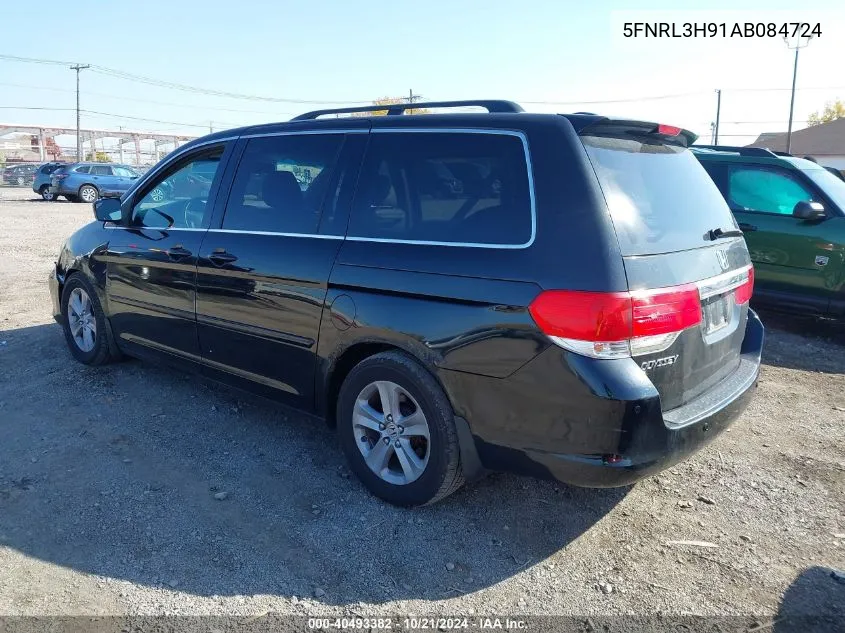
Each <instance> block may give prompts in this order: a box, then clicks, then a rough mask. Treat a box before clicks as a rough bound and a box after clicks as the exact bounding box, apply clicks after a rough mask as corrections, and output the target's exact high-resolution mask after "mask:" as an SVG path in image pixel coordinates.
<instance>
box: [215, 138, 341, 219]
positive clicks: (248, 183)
mask: <svg viewBox="0 0 845 633" xmlns="http://www.w3.org/2000/svg"><path fill="white" fill-rule="evenodd" d="M342 144H343V135H342V134H303V135H300V136H296V135H282V136H266V137H261V138H253V139H250V140H249V143H248V144H247V146H246V149H245V150H244V154H243V157H242V158H241V162H240V164H239V165H238V171H237V172H236V173H235V178H234V180H233V181H232V192H231V194H230V195H229V201H228V203H227V205H226V214H225V215H224V216H223V228H224V229H232V230H241V231H267V232H271V233H306V234H311V233H316V232H317V225H318V223H319V221H320V209H321V207H322V205H323V200H324V198H325V197H326V193H327V191H328V189H329V183H330V182H331V181H332V174H333V172H334V169H335V165H336V163H337V157H338V152H339V151H340V147H341V145H342Z"/></svg>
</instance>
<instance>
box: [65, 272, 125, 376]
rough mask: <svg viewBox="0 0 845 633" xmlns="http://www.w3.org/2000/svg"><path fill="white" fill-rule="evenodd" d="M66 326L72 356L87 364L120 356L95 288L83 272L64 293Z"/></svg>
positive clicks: (66, 287)
mask: <svg viewBox="0 0 845 633" xmlns="http://www.w3.org/2000/svg"><path fill="white" fill-rule="evenodd" d="M61 305H62V327H63V329H64V332H65V341H66V342H67V345H68V348H69V349H70V353H71V354H72V355H73V357H74V358H75V359H76V360H78V361H79V362H80V363H84V364H85V365H104V364H105V363H108V362H110V361H112V360H115V359H116V358H117V357H118V356H119V353H118V352H117V347H116V345H115V343H114V336H113V334H112V331H111V325H110V324H109V322H108V319H106V315H105V314H104V313H103V309H102V307H101V306H100V301H99V299H97V293H96V291H95V290H94V286H93V285H92V284H91V282H89V281H88V280H87V279H86V278H85V277H84V276H83V275H82V274H81V273H76V274H73V275H71V276H70V277H69V278H68V280H67V281H66V282H65V287H64V289H63V290H62V304H61Z"/></svg>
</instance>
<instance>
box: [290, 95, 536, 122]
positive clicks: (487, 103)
mask: <svg viewBox="0 0 845 633" xmlns="http://www.w3.org/2000/svg"><path fill="white" fill-rule="evenodd" d="M466 106H480V107H482V108H486V109H487V112H490V113H499V112H525V110H523V109H522V106H520V105H519V104H518V103H514V102H513V101H504V100H499V99H482V100H480V101H429V102H428V103H424V102H419V103H391V104H384V105H377V104H373V105H371V106H357V107H354V108H331V109H328V110H313V111H312V112H306V113H305V114H300V115H299V116H295V117H293V118H292V119H291V121H309V120H312V119H316V118H317V117H320V116H323V115H325V114H354V113H355V112H378V111H380V110H387V114H388V116H396V115H400V114H402V113H403V112H405V110H416V109H418V108H463V107H466Z"/></svg>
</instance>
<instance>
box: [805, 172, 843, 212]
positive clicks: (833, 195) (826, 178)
mask: <svg viewBox="0 0 845 633" xmlns="http://www.w3.org/2000/svg"><path fill="white" fill-rule="evenodd" d="M802 171H803V172H804V173H805V174H806V175H807V176H808V177H809V178H810V180H812V181H813V182H814V183H816V184H817V185H818V186H819V189H821V190H822V191H823V192H824V194H825V195H826V196H827V197H828V198H830V199H831V200H832V201H833V203H834V204H835V205H836V206H837V207H839V210H840V211H842V212H843V213H845V182H843V181H841V180H840V179H839V178H837V177H836V176H834V175H833V174H831V173H830V172H829V171H827V170H826V169H824V168H819V169H804V170H802Z"/></svg>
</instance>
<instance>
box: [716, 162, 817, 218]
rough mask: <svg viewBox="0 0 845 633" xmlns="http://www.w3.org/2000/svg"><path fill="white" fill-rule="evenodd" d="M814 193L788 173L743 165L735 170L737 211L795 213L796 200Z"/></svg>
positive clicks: (733, 201)
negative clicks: (793, 211)
mask: <svg viewBox="0 0 845 633" xmlns="http://www.w3.org/2000/svg"><path fill="white" fill-rule="evenodd" d="M812 199H813V194H812V193H810V191H809V190H808V189H807V188H806V187H804V185H802V184H801V183H800V182H798V181H797V180H796V179H795V178H793V177H792V176H790V175H789V174H787V173H785V172H780V171H775V170H772V169H763V168H760V167H752V166H742V167H734V168H733V169H731V176H730V198H729V201H730V205H731V208H732V209H734V210H735V211H757V212H760V213H778V214H780V215H792V210H793V209H794V208H795V205H796V203H798V202H800V201H801V200H812Z"/></svg>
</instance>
